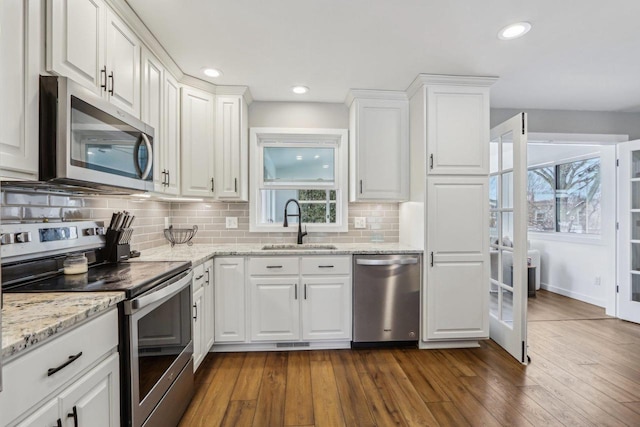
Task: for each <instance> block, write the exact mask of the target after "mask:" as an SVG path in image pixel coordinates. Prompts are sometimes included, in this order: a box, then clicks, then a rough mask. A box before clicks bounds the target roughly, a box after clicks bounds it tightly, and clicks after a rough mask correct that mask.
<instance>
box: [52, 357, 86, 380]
mask: <svg viewBox="0 0 640 427" xmlns="http://www.w3.org/2000/svg"><path fill="white" fill-rule="evenodd" d="M80 356H82V352H80V353H78V354H76V355H75V356H69V359H68V360H67V361H66V362H64V363H63V364H62V365H60V366H58V367H57V368H49V370H47V376H48V377H50V376H51V375H53V374H55V373H56V372H58V371H60V370H62V369H64V368H66V367H67V366H69V365H70V364H72V363H73V362H75V361H76V360H78V359H79V358H80Z"/></svg>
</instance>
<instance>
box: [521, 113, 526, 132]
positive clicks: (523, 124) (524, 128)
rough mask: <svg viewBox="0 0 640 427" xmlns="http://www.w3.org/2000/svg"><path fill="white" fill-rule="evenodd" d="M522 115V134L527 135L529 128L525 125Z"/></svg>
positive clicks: (522, 114)
mask: <svg viewBox="0 0 640 427" xmlns="http://www.w3.org/2000/svg"><path fill="white" fill-rule="evenodd" d="M520 114H521V117H522V134H523V135H524V134H525V133H527V126H526V124H525V119H524V113H520Z"/></svg>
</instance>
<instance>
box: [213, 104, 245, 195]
mask: <svg viewBox="0 0 640 427" xmlns="http://www.w3.org/2000/svg"><path fill="white" fill-rule="evenodd" d="M244 107H245V105H244V100H243V99H242V97H241V96H231V95H218V96H216V180H217V185H218V190H217V191H216V195H217V197H218V198H219V199H244V200H246V199H247V194H246V193H247V192H246V191H243V189H244V188H246V186H247V178H248V177H247V176H246V173H245V174H244V175H243V171H246V163H247V162H248V160H249V159H248V158H247V128H246V117H243V110H245V109H246V108H244ZM243 166H244V167H243Z"/></svg>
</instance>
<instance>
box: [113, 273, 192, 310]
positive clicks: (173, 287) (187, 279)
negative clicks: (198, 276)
mask: <svg viewBox="0 0 640 427" xmlns="http://www.w3.org/2000/svg"><path fill="white" fill-rule="evenodd" d="M192 279H193V272H192V271H189V272H187V273H185V274H184V275H183V276H182V277H181V278H180V279H178V280H177V281H175V282H173V283H171V284H170V285H167V286H165V287H163V288H160V289H158V290H157V291H153V292H151V293H148V294H146V295H143V296H141V297H138V298H135V299H133V300H131V301H126V302H125V306H124V308H125V314H133V313H135V312H136V311H138V310H141V309H143V308H145V307H147V306H149V305H151V304H153V303H155V302H158V301H161V300H164V299H169V298H171V297H172V296H174V295H175V294H177V293H178V292H181V291H182V290H184V289H185V288H186V287H187V286H191V281H192Z"/></svg>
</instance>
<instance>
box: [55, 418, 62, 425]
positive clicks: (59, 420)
mask: <svg viewBox="0 0 640 427" xmlns="http://www.w3.org/2000/svg"><path fill="white" fill-rule="evenodd" d="M53 427H62V420H61V419H60V418H58V421H56V425H55V426H53Z"/></svg>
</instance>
